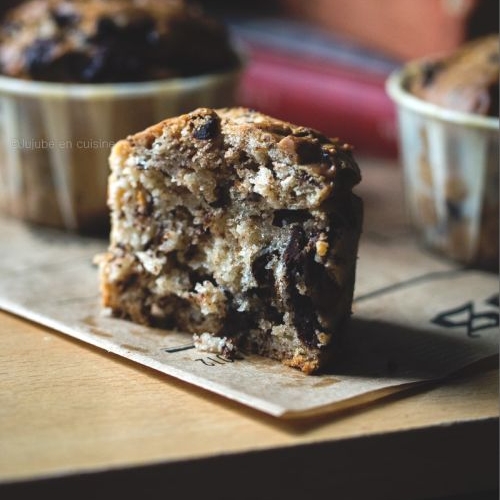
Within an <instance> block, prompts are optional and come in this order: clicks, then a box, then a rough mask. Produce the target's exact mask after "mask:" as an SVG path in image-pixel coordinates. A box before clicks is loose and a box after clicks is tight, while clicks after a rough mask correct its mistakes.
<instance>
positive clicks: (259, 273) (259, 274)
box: [252, 250, 276, 287]
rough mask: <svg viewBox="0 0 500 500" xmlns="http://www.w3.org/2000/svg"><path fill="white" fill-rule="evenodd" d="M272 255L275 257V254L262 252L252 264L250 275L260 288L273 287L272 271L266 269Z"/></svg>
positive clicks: (267, 251) (266, 251)
mask: <svg viewBox="0 0 500 500" xmlns="http://www.w3.org/2000/svg"><path fill="white" fill-rule="evenodd" d="M274 255H276V254H275V252H270V251H269V250H264V251H263V252H262V253H260V255H258V256H257V257H256V258H255V259H254V260H253V262H252V274H253V277H254V278H255V281H256V282H257V284H258V285H259V286H260V287H263V286H273V285H274V276H273V271H272V270H271V269H266V266H267V265H268V264H269V262H271V260H272V258H273V256H274Z"/></svg>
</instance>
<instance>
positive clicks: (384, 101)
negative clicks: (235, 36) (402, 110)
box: [238, 44, 397, 157]
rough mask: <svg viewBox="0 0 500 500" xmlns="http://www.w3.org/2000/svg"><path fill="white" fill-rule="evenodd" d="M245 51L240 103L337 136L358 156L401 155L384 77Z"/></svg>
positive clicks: (255, 48)
mask: <svg viewBox="0 0 500 500" xmlns="http://www.w3.org/2000/svg"><path fill="white" fill-rule="evenodd" d="M246 50H247V58H248V66H247V69H246V71H245V73H244V75H243V79H242V83H241V87H240V91H239V99H238V100H239V103H240V104H242V105H244V106H248V107H251V108H254V109H256V110H258V111H261V112H263V113H266V114H269V115H271V116H274V117H276V118H279V119H282V120H287V121H290V122H292V123H295V124H298V125H304V126H309V127H312V128H315V129H317V130H319V131H320V132H322V133H323V134H325V135H328V136H330V137H339V138H340V139H341V140H342V141H345V142H347V143H350V144H352V145H353V146H354V148H355V151H356V152H358V153H359V154H366V155H377V156H382V157H395V156H396V155H397V135H396V134H397V132H396V118H395V109H394V105H393V103H392V102H391V101H390V99H389V98H388V96H387V95H386V92H385V80H386V78H387V74H386V73H383V72H372V71H368V70H367V71H365V70H363V69H362V68H359V67H354V66H352V65H349V64H341V63H334V62H332V61H328V60H324V59H315V58H307V57H297V56H296V55H294V54H292V53H290V52H287V51H280V50H279V49H270V48H269V47H266V46H259V45H251V44H250V45H248V46H247V47H246Z"/></svg>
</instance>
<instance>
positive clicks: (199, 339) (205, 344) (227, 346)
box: [193, 332, 237, 359]
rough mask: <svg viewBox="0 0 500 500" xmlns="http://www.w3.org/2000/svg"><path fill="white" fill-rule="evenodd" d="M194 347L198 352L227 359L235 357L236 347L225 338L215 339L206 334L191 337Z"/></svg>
mask: <svg viewBox="0 0 500 500" xmlns="http://www.w3.org/2000/svg"><path fill="white" fill-rule="evenodd" d="M193 341H194V346H195V348H196V349H197V350H198V351H201V352H211V353H214V354H220V355H221V356H224V357H225V358H227V359H234V358H235V357H236V352H237V349H236V346H235V345H234V343H233V341H232V340H231V339H228V338H227V337H215V336H214V335H211V334H210V333H208V332H204V333H201V334H199V335H198V334H196V333H195V334H194V335H193Z"/></svg>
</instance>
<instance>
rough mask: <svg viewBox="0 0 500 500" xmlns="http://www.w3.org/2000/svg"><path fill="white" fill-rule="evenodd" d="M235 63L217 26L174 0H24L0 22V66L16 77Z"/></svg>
mask: <svg viewBox="0 0 500 500" xmlns="http://www.w3.org/2000/svg"><path fill="white" fill-rule="evenodd" d="M237 66H238V57H237V55H236V53H235V51H234V50H233V48H232V45H231V43H230V40H229V38H228V34H227V32H226V30H225V28H224V26H223V25H222V24H220V23H219V22H217V21H215V20H214V19H211V18H209V17H207V16H206V15H205V14H204V13H203V12H202V11H201V10H200V9H199V8H197V7H193V6H192V5H191V4H189V5H187V4H186V3H184V2H182V1H181V0H90V1H87V0H85V1H84V0H31V1H27V2H24V3H22V4H21V5H20V6H18V7H17V8H14V9H12V10H11V11H9V12H8V14H7V15H6V16H5V18H4V19H3V21H2V24H1V27H0V72H1V73H2V74H3V75H6V76H10V77H15V78H22V79H29V80H37V81H50V82H64V83H116V82H139V81H149V80H160V79H166V78H171V77H185V76H193V75H199V74H207V73H215V72H222V71H227V70H230V69H233V68H235V67H237Z"/></svg>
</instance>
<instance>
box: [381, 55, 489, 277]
mask: <svg viewBox="0 0 500 500" xmlns="http://www.w3.org/2000/svg"><path fill="white" fill-rule="evenodd" d="M426 64H427V62H426V61H415V62H410V63H408V64H407V65H406V66H405V67H404V68H402V69H400V70H397V71H395V72H393V73H392V74H391V75H390V77H389V78H388V80H387V84H386V90H387V93H388V95H389V96H390V97H391V98H392V100H393V101H394V102H395V103H396V106H397V112H398V125H399V136H400V154H401V161H402V164H403V171H404V182H405V199H406V205H407V210H408V215H409V217H410V221H411V223H412V225H413V226H414V228H415V229H416V231H417V234H418V235H419V237H420V240H421V241H422V242H423V243H424V245H425V246H426V247H427V248H429V249H432V250H434V251H436V252H439V253H440V254H441V255H443V256H446V257H449V258H451V259H453V260H455V261H457V262H460V263H462V264H464V265H466V266H471V267H479V268H483V269H487V270H492V271H495V270H498V259H499V254H498V246H499V217H498V214H499V204H498V190H499V176H498V169H499V119H498V118H497V117H493V116H483V115H480V114H477V113H472V112H464V111H457V110H453V109H449V108H446V107H443V106H440V105H437V104H434V103H431V102H427V101H426V100H424V99H422V98H420V97H417V96H415V95H413V94H412V93H411V92H410V91H409V82H410V81H411V80H412V78H414V77H415V75H416V74H417V73H418V72H420V71H422V68H425V67H428V66H426Z"/></svg>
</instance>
